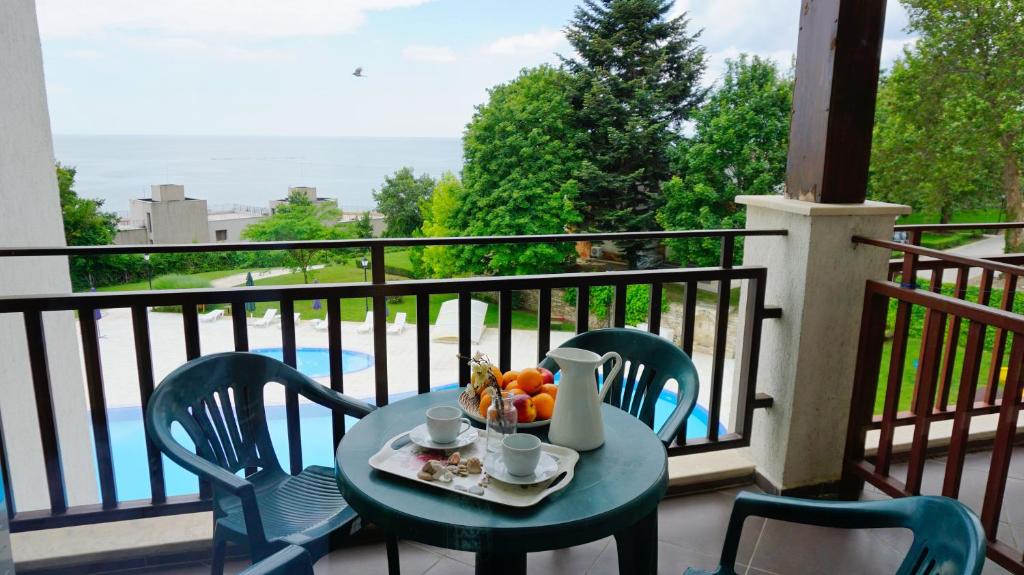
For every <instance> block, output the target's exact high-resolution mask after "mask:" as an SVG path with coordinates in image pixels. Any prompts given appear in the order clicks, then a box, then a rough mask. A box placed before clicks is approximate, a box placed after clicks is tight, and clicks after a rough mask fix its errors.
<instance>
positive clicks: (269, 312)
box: [253, 307, 277, 327]
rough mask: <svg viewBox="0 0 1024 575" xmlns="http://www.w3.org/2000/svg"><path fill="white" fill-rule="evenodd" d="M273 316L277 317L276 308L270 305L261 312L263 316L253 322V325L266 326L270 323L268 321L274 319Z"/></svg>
mask: <svg viewBox="0 0 1024 575" xmlns="http://www.w3.org/2000/svg"><path fill="white" fill-rule="evenodd" d="M275 317H277V308H273V307H272V308H270V309H268V310H267V312H266V313H264V314H263V317H261V318H260V319H258V320H256V321H255V322H253V325H254V326H256V327H267V326H269V325H270V322H272V321H274V318H275Z"/></svg>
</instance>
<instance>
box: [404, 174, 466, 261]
mask: <svg viewBox="0 0 1024 575" xmlns="http://www.w3.org/2000/svg"><path fill="white" fill-rule="evenodd" d="M464 195H465V190H464V189H463V187H462V182H460V181H459V179H458V178H457V177H456V176H455V174H453V173H451V172H445V173H444V174H442V175H441V179H439V180H438V181H437V184H436V185H435V186H434V191H433V193H431V194H430V196H429V198H428V199H426V200H424V201H422V202H420V213H421V214H422V217H423V226H422V228H421V229H420V230H419V232H418V234H417V235H422V236H425V237H430V238H443V237H448V236H457V235H460V234H458V233H455V229H453V228H451V227H449V225H450V223H451V222H453V221H454V217H455V212H456V211H457V210H458V209H459V204H460V203H461V202H462V200H463V196H464ZM410 260H411V262H412V264H413V272H414V273H415V274H416V276H417V277H438V278H442V277H452V276H454V275H455V274H456V273H457V271H458V267H457V261H456V259H455V253H454V252H453V250H452V249H451V247H450V246H426V247H424V248H415V249H413V250H412V252H411V254H410Z"/></svg>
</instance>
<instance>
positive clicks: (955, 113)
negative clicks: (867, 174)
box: [870, 51, 1000, 223]
mask: <svg viewBox="0 0 1024 575" xmlns="http://www.w3.org/2000/svg"><path fill="white" fill-rule="evenodd" d="M930 68H931V66H930V65H929V62H927V61H925V60H924V59H922V58H921V55H920V54H918V53H916V52H914V51H906V52H904V54H903V56H902V57H901V58H899V59H898V60H897V61H896V62H895V63H894V64H893V67H892V69H891V71H890V72H889V73H888V74H887V75H886V76H885V77H884V78H883V79H882V81H881V84H880V86H879V91H878V101H877V104H876V108H875V127H874V136H873V143H872V147H871V179H870V190H871V196H872V197H873V198H876V199H880V200H885V201H891V202H898V203H905V204H910V205H912V206H913V207H914V208H915V209H919V210H926V211H928V212H932V213H936V214H938V216H939V222H941V223H948V222H949V221H950V220H951V219H952V217H953V213H954V212H955V211H956V210H958V209H970V208H978V207H984V206H990V205H992V204H994V203H998V199H997V198H998V197H999V192H1000V191H999V161H998V158H999V147H998V145H996V142H995V141H994V140H992V139H991V138H989V137H987V136H986V135H985V133H984V132H983V131H982V130H977V129H975V127H974V126H973V125H972V124H973V123H974V118H976V117H978V116H979V115H983V114H985V113H986V112H985V111H984V110H981V109H979V107H984V106H985V104H984V103H983V102H982V101H981V99H980V98H978V99H975V98H972V99H970V101H969V102H968V101H964V100H962V99H959V98H947V94H948V93H949V91H950V89H953V90H955V89H958V88H957V87H956V86H955V84H956V82H955V81H954V82H952V84H954V85H952V86H951V85H949V84H950V78H949V77H947V76H935V75H934V71H933V70H931V69H930ZM967 103H969V104H970V105H967V106H965V104H967Z"/></svg>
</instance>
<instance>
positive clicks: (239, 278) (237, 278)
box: [210, 264, 324, 288]
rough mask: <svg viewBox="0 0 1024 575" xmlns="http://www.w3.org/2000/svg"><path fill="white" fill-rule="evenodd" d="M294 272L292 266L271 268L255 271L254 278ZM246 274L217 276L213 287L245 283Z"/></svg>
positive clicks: (212, 282) (319, 266)
mask: <svg viewBox="0 0 1024 575" xmlns="http://www.w3.org/2000/svg"><path fill="white" fill-rule="evenodd" d="M323 267H324V264H317V265H315V266H309V269H310V270H318V269H321V268H323ZM294 272H295V270H293V269H291V268H273V269H269V270H264V271H258V272H253V274H252V279H254V280H261V279H264V278H272V277H276V276H286V275H288V274H290V273H294ZM245 275H246V274H232V275H229V276H224V277H222V278H217V279H215V280H213V281H211V282H210V284H211V285H212V286H213V287H215V288H226V287H235V286H240V285H245Z"/></svg>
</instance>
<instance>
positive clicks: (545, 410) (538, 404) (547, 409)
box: [533, 393, 555, 419]
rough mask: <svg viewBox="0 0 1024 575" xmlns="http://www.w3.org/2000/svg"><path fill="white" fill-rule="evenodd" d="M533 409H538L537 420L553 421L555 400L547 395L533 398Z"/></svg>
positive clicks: (539, 394) (538, 395)
mask: <svg viewBox="0 0 1024 575" xmlns="http://www.w3.org/2000/svg"><path fill="white" fill-rule="evenodd" d="M533 407H534V408H536V409H537V419H551V414H552V413H554V412H555V398H553V397H551V396H550V395H548V394H546V393H538V394H537V395H535V396H533Z"/></svg>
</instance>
